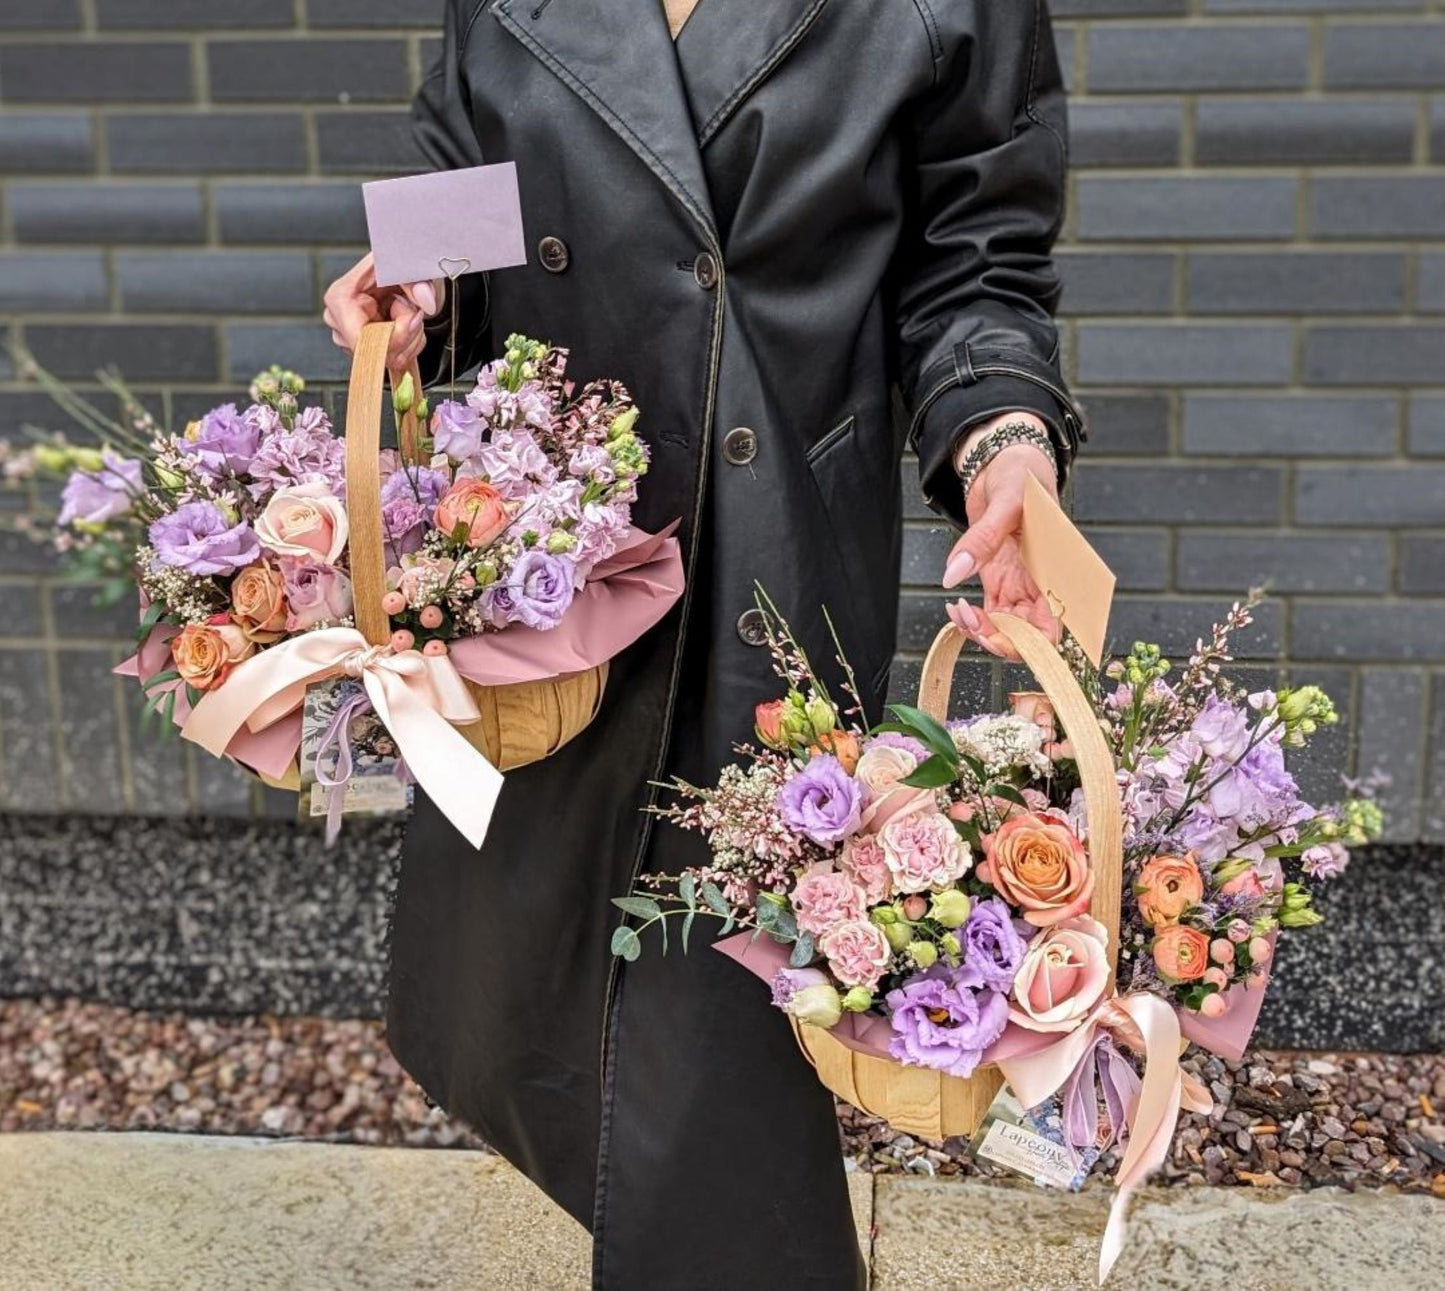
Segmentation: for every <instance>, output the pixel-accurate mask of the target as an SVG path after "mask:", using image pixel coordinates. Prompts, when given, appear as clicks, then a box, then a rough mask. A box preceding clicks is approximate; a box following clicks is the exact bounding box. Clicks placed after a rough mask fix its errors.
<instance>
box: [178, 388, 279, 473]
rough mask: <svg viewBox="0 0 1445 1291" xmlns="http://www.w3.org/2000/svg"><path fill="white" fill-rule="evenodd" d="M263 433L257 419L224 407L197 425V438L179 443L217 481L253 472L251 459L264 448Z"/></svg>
mask: <svg viewBox="0 0 1445 1291" xmlns="http://www.w3.org/2000/svg"><path fill="white" fill-rule="evenodd" d="M261 432H262V426H261V423H260V421H259V420H258V419H257V418H255V417H248V416H243V415H242V414H241V413H239V412H237V411H236V405H235V404H233V403H223V404H222V405H221V406H220V407H219V408H212V409H211V411H210V412H208V413H207V414H206V415H205V416H204V417H202V418H201V419H200V421H198V422H197V423H196V433H195V437H194V438H190V437H186V438H184V439H181V440H178V441H177V445H178V447H179V448H180V450H181V452H183V453H185V454H186V455H187V456H188V457H193V458H195V460H196V465H197V466H198V467H199V468H200V470H201V471H202V472H203V473H204V474H206V475H209V476H210V477H212V478H213V479H214V478H218V477H221V476H225V475H242V474H244V473H245V472H246V471H248V470H250V469H251V459H252V458H254V457H255V456H256V450H257V448H259V447H260V445H261Z"/></svg>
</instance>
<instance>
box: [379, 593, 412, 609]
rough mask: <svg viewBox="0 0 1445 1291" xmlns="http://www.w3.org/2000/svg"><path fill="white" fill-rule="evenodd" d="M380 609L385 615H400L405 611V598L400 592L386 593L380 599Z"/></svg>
mask: <svg viewBox="0 0 1445 1291" xmlns="http://www.w3.org/2000/svg"><path fill="white" fill-rule="evenodd" d="M381 608H382V609H383V610H384V611H385V612H386V613H387V614H400V613H401V612H402V611H403V610H404V609H406V597H405V596H403V595H402V594H401V593H400V592H388V593H387V594H386V595H385V596H383V597H382V598H381Z"/></svg>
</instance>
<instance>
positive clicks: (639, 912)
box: [612, 897, 662, 919]
mask: <svg viewBox="0 0 1445 1291" xmlns="http://www.w3.org/2000/svg"><path fill="white" fill-rule="evenodd" d="M612 904H613V905H615V906H616V907H617V908H618V909H619V910H625V911H626V912H627V913H628V914H630V915H636V916H637V917H638V918H639V919H657V918H659V917H660V916H661V915H662V907H661V906H660V905H658V904H657V902H656V901H654V900H653V899H652V898H651V897H613V898H612Z"/></svg>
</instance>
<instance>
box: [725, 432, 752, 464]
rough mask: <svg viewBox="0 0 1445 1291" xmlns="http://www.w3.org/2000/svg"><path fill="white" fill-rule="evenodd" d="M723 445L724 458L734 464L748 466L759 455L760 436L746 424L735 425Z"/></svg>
mask: <svg viewBox="0 0 1445 1291" xmlns="http://www.w3.org/2000/svg"><path fill="white" fill-rule="evenodd" d="M722 446H723V459H724V460H725V461H727V462H728V463H730V464H731V465H733V466H746V465H747V464H748V463H749V462H751V461H752V460H753V458H755V457H756V456H757V455H758V437H757V436H756V435H755V434H754V433H753V432H752V431H751V430H749V429H748V428H747V427H746V426H734V427H733V428H732V429H731V430H730V431H728V433H727V434H726V435H724V436H723V445H722Z"/></svg>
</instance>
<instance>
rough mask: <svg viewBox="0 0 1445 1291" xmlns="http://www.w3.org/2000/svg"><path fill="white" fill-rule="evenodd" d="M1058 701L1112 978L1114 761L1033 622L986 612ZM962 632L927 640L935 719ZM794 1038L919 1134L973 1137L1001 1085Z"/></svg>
mask: <svg viewBox="0 0 1445 1291" xmlns="http://www.w3.org/2000/svg"><path fill="white" fill-rule="evenodd" d="M992 618H993V621H994V623H995V624H997V625H998V628H999V631H1001V632H1002V633H1003V634H1004V636H1006V637H1007V638H1008V639H1009V641H1010V642H1012V644H1013V646H1014V648H1015V649H1016V650H1017V651H1018V653H1019V655H1020V657H1021V658H1022V659H1023V661H1024V662H1025V663H1026V664H1027V665H1028V666H1029V668H1030V669H1031V670H1032V671H1033V674H1034V676H1035V677H1037V678H1038V681H1039V685H1040V686H1041V687H1042V689H1043V691H1044V693H1045V694H1046V695H1048V697H1049V699H1050V700H1051V701H1052V703H1053V705H1054V711H1055V713H1056V714H1057V717H1058V720H1059V723H1060V725H1061V726H1062V727H1063V729H1064V731H1065V732H1066V733H1067V735H1068V738H1069V740H1070V742H1071V743H1072V744H1073V747H1074V754H1075V758H1076V760H1077V762H1078V767H1079V776H1080V779H1081V781H1082V784H1083V789H1084V803H1085V807H1086V809H1087V812H1088V821H1089V837H1088V839H1087V846H1088V850H1089V856H1090V860H1091V863H1092V865H1093V867H1094V892H1093V897H1092V899H1091V901H1090V903H1089V913H1090V914H1092V915H1093V917H1094V918H1095V919H1097V920H1098V921H1099V922H1100V923H1102V924H1103V925H1104V926H1105V927H1106V928H1107V929H1108V930H1109V952H1108V953H1109V965H1110V970H1111V979H1112V973H1113V970H1114V969H1116V968H1117V963H1118V954H1119V902H1120V888H1121V883H1122V878H1123V861H1124V842H1123V839H1124V830H1123V813H1122V809H1121V806H1120V802H1119V790H1118V785H1117V782H1116V779H1115V771H1114V762H1113V758H1112V757H1111V756H1110V753H1109V746H1108V744H1107V742H1106V741H1105V738H1104V734H1103V732H1102V731H1101V730H1100V728H1099V724H1098V719H1097V718H1096V717H1095V715H1094V710H1093V708H1092V706H1091V705H1090V704H1089V701H1088V700H1087V699H1086V698H1085V697H1084V692H1083V691H1082V690H1081V689H1080V688H1079V683H1078V682H1077V681H1076V680H1075V679H1074V675H1073V673H1072V672H1071V671H1070V670H1069V666H1068V665H1067V664H1066V663H1065V662H1064V660H1063V658H1062V657H1061V656H1060V655H1059V652H1058V651H1057V650H1056V649H1055V648H1054V646H1053V645H1052V644H1051V643H1050V641H1049V640H1048V638H1047V637H1045V636H1044V635H1043V633H1041V632H1040V631H1039V630H1038V629H1037V628H1035V627H1033V626H1032V625H1031V624H1029V623H1026V622H1024V621H1023V620H1022V619H1018V618H1014V617H1013V616H1011V615H1006V614H994V615H992ZM964 639H965V638H964V636H963V634H962V633H961V632H960V631H959V630H958V629H957V628H955V627H953V626H952V625H949V626H948V627H945V628H944V629H943V630H942V631H941V632H939V634H938V635H937V637H935V638H934V641H933V645H932V647H931V648H930V649H929V652H928V658H927V659H926V660H925V662H924V665H923V676H922V679H921V681H920V683H919V688H918V707H919V708H921V709H922V710H923V711H924V712H925V713H927V714H929V716H931V717H934V718H936V719H937V720H938V721H940V722H941V721H944V720H945V719H946V718H947V716H948V696H949V691H950V689H951V688H952V684H953V672H954V668H955V666H956V665H957V663H958V655H959V651H960V650H961V648H962V646H963V643H964ZM794 1030H795V1031H796V1032H797V1036H798V1042H799V1044H800V1045H801V1046H802V1048H803V1052H804V1053H805V1054H806V1055H807V1056H808V1059H809V1061H810V1062H812V1064H813V1066H814V1067H815V1068H816V1069H817V1072H818V1078H819V1079H820V1080H821V1081H822V1082H823V1084H825V1085H826V1086H827V1087H828V1088H829V1089H831V1090H832V1091H833V1092H834V1093H835V1094H837V1095H838V1097H839V1098H843V1099H846V1100H847V1101H848V1102H850V1103H852V1104H853V1105H854V1106H855V1107H857V1108H860V1109H861V1110H863V1111H865V1112H867V1113H869V1115H871V1116H877V1117H879V1118H880V1119H882V1120H884V1121H887V1122H888V1124H889V1125H891V1126H892V1127H893V1128H894V1129H896V1130H901V1131H903V1132H904V1133H906V1134H916V1135H920V1136H922V1137H924V1138H931V1139H942V1138H948V1137H949V1136H951V1135H965V1136H971V1135H972V1134H973V1133H974V1131H975V1130H977V1129H978V1126H979V1123H980V1122H981V1121H982V1120H983V1116H984V1113H985V1112H986V1111H987V1110H988V1106H989V1104H990V1103H991V1102H993V1099H994V1096H995V1095H996V1094H997V1093H998V1091H999V1089H1000V1088H1001V1087H1002V1085H1003V1083H1004V1082H1003V1077H1002V1076H1001V1075H1000V1074H999V1071H998V1069H997V1068H996V1067H994V1066H992V1065H985V1066H980V1067H979V1068H978V1070H976V1071H975V1072H974V1074H973V1075H972V1076H969V1077H966V1078H964V1077H959V1076H947V1075H944V1074H943V1073H941V1072H938V1071H933V1070H931V1069H929V1068H927V1067H914V1066H905V1065H904V1064H903V1063H901V1062H897V1061H895V1060H893V1059H891V1058H883V1057H874V1056H872V1055H870V1054H864V1053H860V1052H858V1051H857V1050H855V1049H852V1048H849V1047H848V1046H847V1045H845V1044H844V1043H843V1042H842V1041H841V1040H839V1039H837V1038H836V1037H835V1036H834V1035H833V1033H832V1032H831V1031H827V1030H824V1029H823V1028H822V1027H815V1026H806V1025H799V1024H797V1023H796V1022H795V1023H794Z"/></svg>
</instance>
